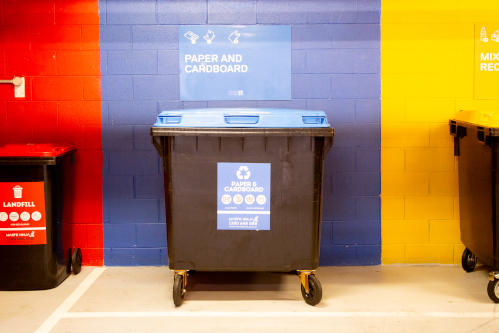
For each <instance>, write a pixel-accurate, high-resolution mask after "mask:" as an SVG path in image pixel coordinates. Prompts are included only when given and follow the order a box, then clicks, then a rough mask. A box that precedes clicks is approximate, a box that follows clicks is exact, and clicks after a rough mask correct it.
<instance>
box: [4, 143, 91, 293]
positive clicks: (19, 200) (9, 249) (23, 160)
mask: <svg viewBox="0 0 499 333" xmlns="http://www.w3.org/2000/svg"><path fill="white" fill-rule="evenodd" d="M73 153H74V148H73V147H72V146H68V145H53V144H9V145H4V146H0V205H1V206H0V267H1V269H0V271H1V273H0V290H36V289H50V288H54V287H56V286H58V285H59V284H60V283H61V282H62V281H64V279H65V278H66V277H67V276H68V274H69V273H70V272H71V270H72V271H73V272H74V273H75V274H77V273H79V272H80V269H81V261H82V256H81V251H80V249H75V250H74V251H72V246H71V243H72V238H71V232H72V230H71V223H70V221H68V220H69V219H68V213H70V209H71V207H70V205H71V191H72V185H71V183H72V169H73V167H72V164H73V162H72V161H73Z"/></svg>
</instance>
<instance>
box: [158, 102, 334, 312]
mask: <svg viewBox="0 0 499 333" xmlns="http://www.w3.org/2000/svg"><path fill="white" fill-rule="evenodd" d="M151 134H152V136H153V143H154V145H155V147H156V148H157V150H158V152H159V153H160V155H161V156H162V158H163V166H164V182H165V196H166V198H165V201H166V216H167V218H166V222H167V223H166V225H167V238H168V258H169V266H170V268H171V269H173V270H175V272H176V274H175V280H174V301H175V304H176V305H179V304H181V302H182V297H183V294H184V293H185V284H186V278H187V274H186V272H187V271H189V270H196V271H274V272H290V271H298V272H299V273H300V277H301V280H302V289H303V288H305V293H304V297H305V300H306V301H307V302H308V303H309V304H312V303H315V304H317V303H318V301H320V297H319V294H318V293H319V291H318V290H317V289H318V288H320V284H319V281H318V280H317V278H316V277H315V275H314V274H313V270H315V269H316V268H317V267H318V264H319V245H320V244H319V242H320V222H321V201H322V181H323V164H324V158H325V156H326V154H327V152H328V150H329V148H330V147H331V145H332V139H333V129H332V128H331V127H330V126H329V124H328V123H327V119H326V116H325V114H324V112H322V111H306V110H287V109H218V108H217V109H196V110H178V111H165V112H162V113H161V114H160V115H159V116H158V119H157V122H156V123H155V125H154V126H153V127H152V129H151ZM309 281H310V283H309ZM314 287H315V289H316V290H315V293H316V294H315V295H314V296H312V295H311V293H312V289H313V288H314ZM307 297H308V299H307ZM316 302H317V303H316Z"/></svg>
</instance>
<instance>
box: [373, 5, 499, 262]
mask: <svg viewBox="0 0 499 333" xmlns="http://www.w3.org/2000/svg"><path fill="white" fill-rule="evenodd" d="M498 17H499V3H498V2H497V1H450V0H448V1H447V0H438V1H396V0H385V1H383V15H382V22H381V32H382V33H381V37H382V38H381V39H382V47H381V51H382V53H381V70H382V130H381V133H382V136H381V145H382V150H381V180H382V181H381V195H382V240H383V249H382V260H383V263H399V262H402V263H458V262H460V259H461V254H462V250H463V246H462V244H461V242H460V233H459V199H458V182H457V164H456V160H455V159H454V156H453V141H452V138H451V136H450V135H449V129H448V120H449V118H452V117H453V116H455V115H456V113H457V111H459V110H461V109H466V110H470V109H496V110H497V108H498V107H499V101H497V100H495V101H494V100H477V99H475V98H474V95H473V81H474V74H473V61H474V24H481V23H489V22H497V18H498ZM491 33H492V32H491Z"/></svg>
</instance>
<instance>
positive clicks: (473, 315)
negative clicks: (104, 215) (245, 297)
mask: <svg viewBox="0 0 499 333" xmlns="http://www.w3.org/2000/svg"><path fill="white" fill-rule="evenodd" d="M63 317H64V318H151V317H208V318H209V317H213V318H221V317H247V318H264V317H271V318H275V317H336V318H358V317H373V318H376V317H378V318H421V317H425V318H428V317H430V318H499V313H494V312H396V311H394V312H367V311H366V312H332V311H327V312H326V311H318V312H293V311H286V312H282V311H281V312H234V311H227V312H224V311H165V312H65V313H63Z"/></svg>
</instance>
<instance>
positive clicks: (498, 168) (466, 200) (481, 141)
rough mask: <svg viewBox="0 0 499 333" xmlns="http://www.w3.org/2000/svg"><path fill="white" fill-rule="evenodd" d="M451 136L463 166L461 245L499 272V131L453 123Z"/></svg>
mask: <svg viewBox="0 0 499 333" xmlns="http://www.w3.org/2000/svg"><path fill="white" fill-rule="evenodd" d="M450 132H451V134H452V135H453V136H454V155H456V156H458V165H459V213H460V219H461V222H460V223H461V224H460V227H461V241H462V242H463V244H464V245H465V246H466V247H467V248H468V249H470V250H471V252H473V254H475V255H476V256H477V257H478V259H479V260H480V261H481V262H483V263H484V264H486V265H487V266H489V267H491V268H492V269H499V246H498V240H499V228H498V219H499V215H498V214H499V211H498V209H497V208H499V201H498V200H499V128H492V127H486V126H482V125H480V124H475V123H471V122H467V121H460V120H451V121H450Z"/></svg>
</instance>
